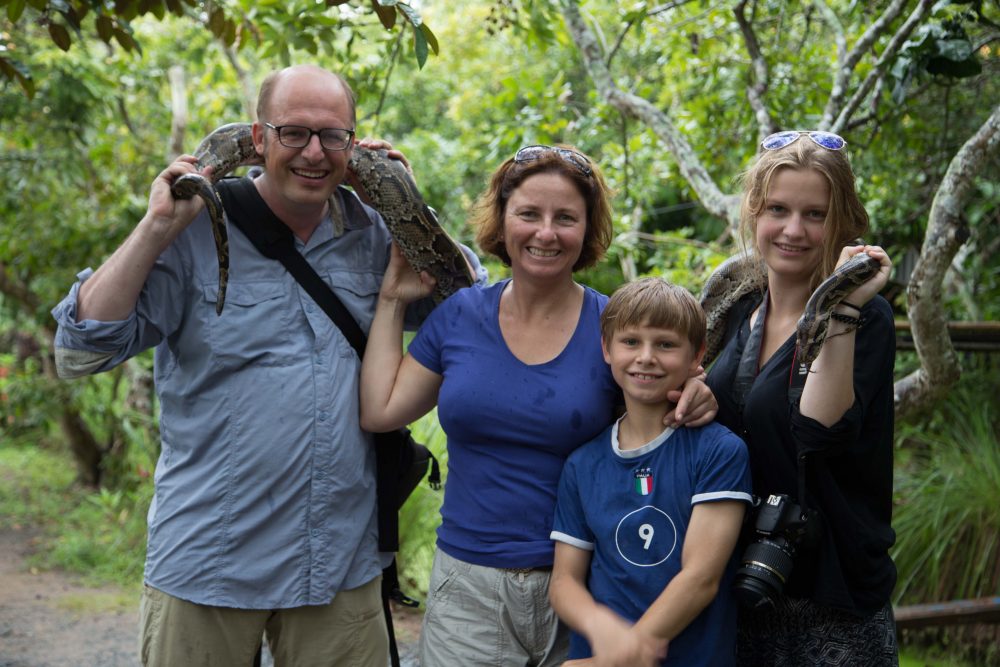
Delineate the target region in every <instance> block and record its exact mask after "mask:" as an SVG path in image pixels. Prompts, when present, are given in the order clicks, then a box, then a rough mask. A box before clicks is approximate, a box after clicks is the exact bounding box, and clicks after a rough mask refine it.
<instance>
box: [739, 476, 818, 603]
mask: <svg viewBox="0 0 1000 667" xmlns="http://www.w3.org/2000/svg"><path fill="white" fill-rule="evenodd" d="M756 509H757V516H756V520H755V521H754V540H753V542H751V543H750V544H749V545H747V548H746V549H745V550H744V552H743V558H742V559H741V560H740V567H739V569H738V570H737V571H736V578H735V580H734V581H733V592H734V593H735V595H736V597H737V599H739V601H740V602H741V603H743V604H744V605H746V606H747V607H750V608H756V607H762V606H773V605H774V602H775V600H776V599H777V597H778V596H779V595H780V594H781V592H782V590H783V589H784V587H785V582H786V581H787V580H788V576H789V575H790V574H791V572H792V566H793V565H794V562H795V554H796V551H797V550H798V548H799V547H800V546H802V544H803V543H804V542H810V541H811V540H810V539H808V536H810V535H811V533H812V532H814V531H811V530H810V513H809V512H807V511H805V510H803V509H802V508H801V507H800V506H799V505H798V504H796V503H795V501H793V500H792V499H791V498H790V497H788V496H786V495H784V494H773V495H770V496H768V497H767V499H766V500H765V501H763V502H762V503H760V504H759V505H758V506H757V508H756Z"/></svg>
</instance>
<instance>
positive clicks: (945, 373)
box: [895, 104, 1000, 419]
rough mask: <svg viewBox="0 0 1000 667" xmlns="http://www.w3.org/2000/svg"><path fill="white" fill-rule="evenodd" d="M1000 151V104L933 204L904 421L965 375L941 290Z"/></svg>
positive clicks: (903, 396) (912, 302) (913, 279)
mask: <svg viewBox="0 0 1000 667" xmlns="http://www.w3.org/2000/svg"><path fill="white" fill-rule="evenodd" d="M998 152H1000V104H998V105H997V106H996V107H995V108H994V109H993V112H992V113H991V114H990V116H989V118H987V119H986V122H984V123H983V124H982V126H980V128H979V129H978V130H977V131H976V133H975V134H974V135H972V137H971V138H970V139H969V140H968V141H966V142H965V144H964V145H963V146H962V148H960V149H959V151H958V152H957V153H956V154H955V157H954V158H952V160H951V163H950V164H949V165H948V170H947V171H946V172H945V175H944V178H943V179H942V180H941V185H940V186H938V190H937V194H935V196H934V202H933V203H932V204H931V211H930V215H929V217H928V222H927V232H926V234H925V235H924V243H923V247H922V248H921V249H920V259H918V260H917V264H916V266H915V267H914V269H913V273H912V274H911V276H910V284H909V286H908V287H907V290H906V297H907V303H908V306H909V313H910V323H911V327H912V331H913V343H914V346H915V347H916V350H917V354H918V355H919V356H920V361H921V367H920V368H919V369H918V370H916V371H914V372H913V373H911V374H910V375H908V376H906V377H905V378H903V379H901V380H899V381H898V382H897V383H896V386H895V399H896V416H897V418H898V419H903V418H905V417H906V416H907V415H909V414H912V413H913V412H915V411H916V410H919V409H921V408H924V407H926V406H928V405H929V404H930V403H931V402H933V401H934V400H935V399H936V398H938V397H940V396H941V395H942V394H943V393H944V392H945V391H947V390H948V388H949V387H951V385H953V384H954V383H955V382H956V381H958V378H959V376H960V374H961V369H960V367H959V363H958V357H957V355H956V354H955V348H954V346H953V345H952V342H951V338H950V337H949V335H948V322H947V319H946V317H945V312H944V309H943V308H942V306H941V304H942V289H941V287H942V284H943V282H944V276H945V272H946V271H947V270H948V267H949V266H950V264H951V260H952V258H953V257H954V256H955V254H956V253H957V252H958V248H959V247H960V246H961V245H962V244H963V243H964V242H965V240H966V239H967V238H968V235H969V231H968V227H967V223H966V221H965V218H964V216H963V210H964V208H965V206H966V204H967V203H968V199H969V197H970V195H971V191H972V186H973V183H974V182H975V179H976V177H977V176H978V175H979V174H981V173H983V169H984V168H985V166H986V164H987V162H988V161H989V160H990V159H991V158H992V157H993V156H995V155H996V154H997V153H998Z"/></svg>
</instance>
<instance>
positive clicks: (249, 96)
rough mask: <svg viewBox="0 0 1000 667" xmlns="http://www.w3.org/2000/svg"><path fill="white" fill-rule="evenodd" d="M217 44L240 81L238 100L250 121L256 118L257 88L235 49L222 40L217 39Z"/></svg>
mask: <svg viewBox="0 0 1000 667" xmlns="http://www.w3.org/2000/svg"><path fill="white" fill-rule="evenodd" d="M219 44H220V46H221V47H222V52H223V53H224V54H225V55H226V59H227V60H228V61H229V64H230V66H231V67H232V68H233V71H234V72H236V78H237V79H238V80H239V82H240V89H241V92H242V95H240V101H241V102H243V110H244V111H246V114H247V118H248V119H250V120H251V121H256V120H257V90H256V88H255V87H254V83H253V79H252V78H251V76H250V75H249V74H248V73H247V70H246V68H244V67H243V66H242V65H240V62H239V60H237V59H236V49H234V48H233V47H231V46H227V45H226V44H225V43H224V42H223V41H222V40H219Z"/></svg>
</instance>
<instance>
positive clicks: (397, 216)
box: [171, 123, 475, 315]
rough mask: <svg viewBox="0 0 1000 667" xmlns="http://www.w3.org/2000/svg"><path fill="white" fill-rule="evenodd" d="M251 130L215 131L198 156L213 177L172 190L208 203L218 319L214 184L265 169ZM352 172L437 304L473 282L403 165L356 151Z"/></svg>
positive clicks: (225, 257)
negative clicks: (424, 275)
mask: <svg viewBox="0 0 1000 667" xmlns="http://www.w3.org/2000/svg"><path fill="white" fill-rule="evenodd" d="M251 127H252V126H251V125H250V123H230V124H228V125H223V126H222V127H219V128H217V129H216V130H214V131H213V132H212V133H211V134H209V135H208V136H207V137H205V139H204V140H202V142H201V143H200V144H199V145H198V148H197V149H195V152H194V157H195V158H196V159H197V160H198V165H197V166H198V167H199V168H200V169H204V168H206V167H212V168H213V171H212V174H211V177H210V178H206V177H205V176H203V175H201V174H185V175H183V176H181V177H180V178H178V179H177V180H176V181H174V183H173V185H172V186H171V192H172V193H173V196H174V197H175V198H177V199H191V198H192V197H195V196H198V197H201V199H203V200H204V201H205V206H206V208H207V209H208V213H209V217H210V219H211V221H212V234H213V236H214V237H215V250H216V255H217V256H218V261H219V297H218V301H217V302H216V309H215V311H216V313H217V314H220V315H221V314H222V309H223V306H224V305H225V300H226V285H227V284H228V283H229V235H228V233H227V231H226V222H225V218H224V217H223V207H222V200H221V199H220V198H219V193H218V192H217V191H216V189H215V182H216V181H218V180H219V179H221V178H222V177H224V176H226V175H227V174H229V173H230V172H232V171H233V170H234V169H236V168H237V167H242V166H254V165H262V164H264V160H263V158H262V157H261V156H260V155H258V154H257V151H256V149H255V148H254V145H253V136H252V133H251ZM348 168H349V169H350V170H351V171H352V172H353V173H354V175H355V176H356V178H357V181H358V182H359V183H360V185H361V187H362V188H363V189H364V193H359V194H363V195H364V196H365V197H366V198H367V200H368V201H370V202H371V203H372V205H373V206H374V207H375V209H376V210H378V212H379V213H381V214H382V218H383V219H384V220H385V222H386V226H387V227H388V228H389V233H390V234H392V237H393V239H394V240H395V241H396V244H397V245H398V246H399V248H400V250H402V252H403V255H404V256H405V257H406V259H407V261H409V263H410V266H412V267H413V268H414V270H416V271H427V272H428V273H430V275H431V276H433V277H434V278H435V279H436V280H437V285H436V286H435V288H434V295H433V296H434V300H435V302H438V303H440V302H441V301H443V300H444V299H446V298H447V297H448V296H449V295H451V294H452V293H454V292H456V291H457V290H459V289H460V288H462V287H468V286H470V285H472V284H473V282H475V276H474V275H473V272H472V268H471V267H470V266H469V262H468V260H467V259H466V258H465V254H464V253H463V252H462V249H461V247H459V245H458V244H457V243H455V241H454V240H452V238H451V237H450V236H448V234H447V232H445V231H444V229H442V228H441V225H440V224H438V220H437V216H436V215H435V214H434V211H433V210H431V208H430V207H429V206H427V204H426V203H425V202H424V199H423V197H422V196H421V195H420V191H419V190H418V189H417V185H416V183H414V181H413V177H412V176H411V175H410V173H409V172H408V171H407V170H406V167H404V166H403V164H402V162H400V161H399V160H393V159H390V158H389V157H388V155H387V152H386V151H384V150H371V149H368V148H363V147H361V146H355V147H354V150H353V153H352V155H351V159H350V161H349V162H348ZM330 203H331V206H336V205H337V202H336V198H335V197H333V198H331V202H330Z"/></svg>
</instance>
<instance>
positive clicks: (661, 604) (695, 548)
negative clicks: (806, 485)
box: [635, 500, 746, 640]
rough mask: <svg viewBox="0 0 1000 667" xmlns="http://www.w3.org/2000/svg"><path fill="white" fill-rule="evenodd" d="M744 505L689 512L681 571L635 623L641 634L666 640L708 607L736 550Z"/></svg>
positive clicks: (730, 503) (701, 505) (705, 507)
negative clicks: (689, 517)
mask: <svg viewBox="0 0 1000 667" xmlns="http://www.w3.org/2000/svg"><path fill="white" fill-rule="evenodd" d="M745 511H746V505H745V503H743V502H740V501H730V500H726V501H719V502H705V503H699V504H698V505H695V507H694V510H693V511H692V512H691V522H690V523H689V524H688V529H687V534H686V535H685V537H684V549H683V551H682V552H681V571H680V572H678V573H677V575H676V576H675V577H674V578H673V579H671V580H670V583H669V584H667V587H666V588H664V589H663V592H662V593H660V596H659V597H657V598H656V600H655V601H654V602H653V604H652V605H650V607H649V609H647V610H646V613H645V614H643V615H642V617H641V618H640V619H639V620H638V621H637V622H636V624H635V625H636V628H639V629H641V630H642V631H643V633H644V634H647V635H650V636H653V637H660V638H662V639H666V640H670V639H673V638H674V637H676V636H677V635H679V634H680V633H681V631H683V630H684V628H686V627H687V626H688V624H689V623H691V621H693V620H694V619H695V618H696V617H697V616H698V614H700V613H701V612H702V610H703V609H705V607H707V606H708V605H709V604H711V602H712V600H713V599H715V595H716V593H718V590H719V581H720V580H721V579H722V575H723V573H724V572H725V569H726V564H727V563H728V562H729V557H730V556H731V555H732V553H733V548H734V547H735V546H736V540H737V538H738V537H739V534H740V525H741V524H742V522H743V513H744V512H745Z"/></svg>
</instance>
